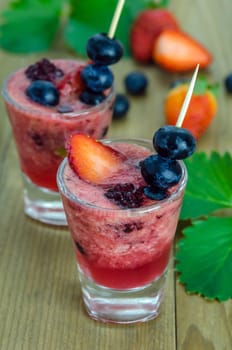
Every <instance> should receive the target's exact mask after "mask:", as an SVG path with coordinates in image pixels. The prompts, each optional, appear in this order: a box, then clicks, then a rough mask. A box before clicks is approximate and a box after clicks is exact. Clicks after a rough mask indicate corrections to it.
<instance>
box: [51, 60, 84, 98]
mask: <svg viewBox="0 0 232 350" xmlns="http://www.w3.org/2000/svg"><path fill="white" fill-rule="evenodd" d="M85 66H86V65H80V66H78V68H77V69H74V70H72V71H71V72H68V73H66V74H65V76H64V77H63V78H62V79H60V80H59V81H58V82H56V87H57V89H58V90H59V92H60V94H61V95H63V96H69V95H71V94H77V93H80V92H81V91H83V90H84V82H83V80H82V78H81V71H82V69H83V68H84V67H85Z"/></svg>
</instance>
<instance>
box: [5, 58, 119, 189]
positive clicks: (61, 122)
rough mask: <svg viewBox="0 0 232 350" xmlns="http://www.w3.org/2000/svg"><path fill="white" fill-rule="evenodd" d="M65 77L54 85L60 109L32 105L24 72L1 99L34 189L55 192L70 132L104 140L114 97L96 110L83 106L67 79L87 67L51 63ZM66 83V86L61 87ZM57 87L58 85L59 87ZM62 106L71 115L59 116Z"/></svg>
mask: <svg viewBox="0 0 232 350" xmlns="http://www.w3.org/2000/svg"><path fill="white" fill-rule="evenodd" d="M52 62H53V63H54V64H55V65H56V66H57V67H58V68H60V69H62V70H63V72H64V76H63V77H62V78H61V79H60V82H59V81H58V82H57V86H58V88H59V89H60V101H59V105H58V106H55V107H46V106H43V105H41V104H37V103H35V102H33V101H32V100H31V99H29V98H28V97H27V95H26V94H25V90H26V88H27V87H28V86H29V84H30V80H29V79H28V78H27V77H26V75H25V69H21V70H19V71H17V72H16V73H14V74H12V75H11V76H10V78H9V79H8V81H7V82H6V85H5V88H4V91H3V95H4V98H5V103H6V107H7V111H8V115H9V118H10V122H11V125H12V129H13V133H14V137H15V141H16V145H17V150H18V154H19V159H20V165H21V169H22V171H23V173H24V174H25V175H26V176H27V177H29V179H30V180H31V181H32V182H33V183H34V184H36V185H37V186H40V187H44V188H47V189H49V190H53V191H57V190H58V189H57V184H56V172H57V169H58V166H59V164H60V162H61V160H62V159H63V158H64V149H65V142H66V139H67V138H68V136H69V135H70V134H72V133H73V132H80V133H85V134H89V135H91V136H93V137H94V138H97V139H98V138H102V137H104V136H105V134H106V132H107V130H108V127H109V125H110V123H111V118H112V104H113V93H112V92H108V94H107V97H106V98H105V100H104V101H103V102H102V103H100V104H99V105H97V106H90V105H87V104H84V103H82V102H81V101H80V100H79V98H78V93H79V91H78V87H77V89H76V91H75V92H73V91H72V88H71V86H70V85H69V76H70V74H71V75H72V74H73V72H76V71H77V69H78V67H79V66H80V65H81V66H83V65H84V64H86V63H83V62H80V61H74V60H53V61H52ZM63 82H65V83H63ZM59 83H60V84H59ZM63 106H69V107H71V109H72V112H70V113H63V112H62V113H61V112H59V110H60V108H62V107H63Z"/></svg>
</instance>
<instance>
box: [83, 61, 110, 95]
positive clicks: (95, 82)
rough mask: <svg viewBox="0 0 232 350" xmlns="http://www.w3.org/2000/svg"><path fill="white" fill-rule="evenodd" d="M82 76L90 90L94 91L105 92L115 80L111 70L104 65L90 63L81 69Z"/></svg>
mask: <svg viewBox="0 0 232 350" xmlns="http://www.w3.org/2000/svg"><path fill="white" fill-rule="evenodd" d="M81 78H82V79H83V82H84V84H85V86H86V88H87V89H88V90H91V91H93V92H103V91H104V90H106V89H109V88H110V87H111V86H112V84H113V80H114V76H113V73H112V72H111V70H110V69H109V68H108V67H107V66H104V65H100V64H89V65H87V66H85V67H84V68H83V69H82V71H81Z"/></svg>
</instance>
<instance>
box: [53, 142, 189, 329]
mask: <svg viewBox="0 0 232 350" xmlns="http://www.w3.org/2000/svg"><path fill="white" fill-rule="evenodd" d="M103 143H105V144H107V145H109V146H110V147H113V148H114V149H116V150H119V151H120V152H122V153H123V154H124V155H126V159H127V160H126V162H128V159H129V162H130V170H129V171H128V169H127V168H125V169H124V170H119V171H118V173H116V174H114V176H113V178H112V179H110V182H111V181H112V182H114V183H115V184H116V185H115V187H114V186H113V189H112V188H111V189H109V188H108V186H107V185H103V186H101V185H99V186H98V185H95V184H94V185H93V184H91V183H89V182H86V181H83V180H82V179H81V178H80V177H78V175H77V174H76V173H75V172H74V171H73V169H72V167H70V165H69V162H68V160H67V158H66V159H65V160H64V161H63V162H62V164H61V165H60V167H59V170H58V175H57V181H58V186H59V190H60V193H61V196H62V200H63V204H64V209H65V211H66V216H67V221H68V225H69V229H70V232H71V238H72V242H73V247H74V251H75V254H76V259H77V267H78V273H79V279H80V285H81V289H82V296H83V300H84V304H85V307H86V309H87V312H88V314H89V315H90V316H91V317H92V318H94V319H96V320H100V321H103V322H113V323H134V322H143V321H147V320H150V319H153V318H155V317H157V315H158V314H159V307H160V304H161V301H162V297H163V292H164V284H165V277H166V273H167V269H168V262H169V257H170V252H171V249H172V243H173V239H174V235H175V231H176V226H177V223H178V219H179V212H180V209H181V204H182V199H183V194H184V190H185V186H186V181H187V173H186V168H185V166H184V163H183V162H182V161H179V164H180V167H181V171H182V175H181V178H180V181H179V182H178V184H177V185H175V186H174V187H172V189H171V190H170V193H169V195H168V197H167V198H165V199H162V200H160V201H154V200H151V199H149V198H146V197H145V196H144V194H143V193H142V192H141V191H140V189H142V188H143V186H144V179H143V178H142V176H141V171H140V167H139V164H140V162H141V161H142V160H143V159H144V158H145V157H147V156H148V155H150V154H151V153H152V149H153V147H152V143H151V142H150V141H147V140H139V139H138V140H136V139H135V140H105V141H103ZM111 185H112V184H111ZM111 185H110V186H111ZM133 186H135V187H133ZM107 188H108V189H107ZM134 188H137V190H136V191H135V190H134ZM124 189H125V191H129V192H130V191H132V192H133V193H134V195H132V197H128V198H127V197H125V200H126V201H129V202H128V203H129V204H131V203H132V204H133V201H138V203H139V205H138V207H133V205H132V206H131V205H129V208H127V204H125V207H124V208H122V206H118V205H117V199H118V197H117V196H120V195H118V194H117V195H115V194H114V191H122V196H123V190H124ZM110 191H111V192H110ZM113 197H115V198H114V199H116V202H115V201H112V200H111V199H109V198H113ZM119 200H121V199H120V198H119ZM115 203H116V204H115Z"/></svg>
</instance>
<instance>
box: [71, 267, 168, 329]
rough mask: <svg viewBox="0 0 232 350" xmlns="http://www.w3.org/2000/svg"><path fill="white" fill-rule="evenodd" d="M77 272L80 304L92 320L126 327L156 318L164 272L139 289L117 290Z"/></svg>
mask: <svg viewBox="0 0 232 350" xmlns="http://www.w3.org/2000/svg"><path fill="white" fill-rule="evenodd" d="M78 270H79V278H80V282H81V288H82V295H83V300H84V304H85V307H86V309H87V312H88V314H89V315H90V317H92V318H93V319H95V320H98V321H102V322H110V323H122V324H129V323H136V322H145V321H149V320H152V319H154V318H156V317H157V316H158V315H159V308H160V304H161V302H162V299H163V290H164V284H165V279H166V273H164V274H163V275H162V276H161V277H159V279H156V280H154V281H153V282H151V283H150V284H148V285H145V286H143V287H139V288H131V289H126V290H117V289H112V288H107V287H103V286H100V285H98V284H96V283H94V282H93V281H92V280H90V279H89V278H87V277H86V276H85V275H84V274H83V272H82V271H81V270H80V268H78Z"/></svg>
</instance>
